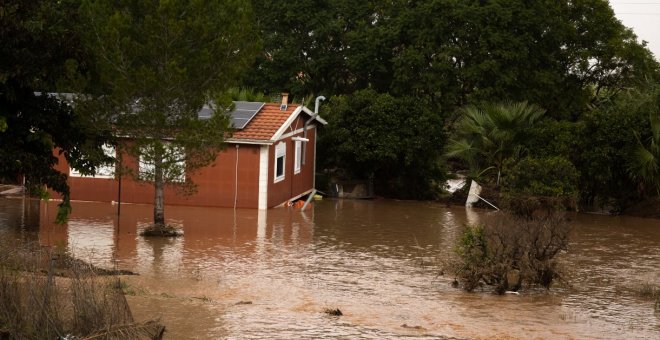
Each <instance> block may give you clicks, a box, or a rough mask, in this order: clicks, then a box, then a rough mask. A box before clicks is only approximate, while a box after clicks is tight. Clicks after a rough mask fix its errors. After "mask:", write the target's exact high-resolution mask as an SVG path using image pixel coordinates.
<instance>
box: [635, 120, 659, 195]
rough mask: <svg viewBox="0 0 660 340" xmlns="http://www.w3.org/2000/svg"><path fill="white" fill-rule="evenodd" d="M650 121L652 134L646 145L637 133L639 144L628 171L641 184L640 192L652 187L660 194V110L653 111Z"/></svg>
mask: <svg viewBox="0 0 660 340" xmlns="http://www.w3.org/2000/svg"><path fill="white" fill-rule="evenodd" d="M649 122H650V123H651V136H649V137H648V139H647V140H646V145H645V143H643V142H642V140H641V138H640V137H639V134H635V136H636V137H637V143H638V145H637V148H636V149H635V151H634V153H633V157H632V159H631V160H630V162H629V163H628V173H629V174H630V177H631V178H632V179H633V180H634V181H636V182H637V183H638V184H639V191H640V193H644V192H645V191H646V189H647V188H652V189H655V192H656V194H658V195H660V112H651V114H649Z"/></svg>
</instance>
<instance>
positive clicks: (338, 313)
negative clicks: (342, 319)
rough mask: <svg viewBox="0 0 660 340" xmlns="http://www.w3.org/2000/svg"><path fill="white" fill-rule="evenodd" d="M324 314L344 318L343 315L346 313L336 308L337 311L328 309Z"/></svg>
mask: <svg viewBox="0 0 660 340" xmlns="http://www.w3.org/2000/svg"><path fill="white" fill-rule="evenodd" d="M323 313H325V314H328V315H332V316H342V315H344V313H342V312H341V311H340V310H339V308H335V309H332V308H326V309H324V310H323Z"/></svg>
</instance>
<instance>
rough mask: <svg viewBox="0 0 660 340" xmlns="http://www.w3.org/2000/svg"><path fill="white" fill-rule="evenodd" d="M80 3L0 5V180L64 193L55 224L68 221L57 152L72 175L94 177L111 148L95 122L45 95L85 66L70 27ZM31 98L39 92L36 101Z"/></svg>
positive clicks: (65, 189)
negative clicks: (71, 71)
mask: <svg viewBox="0 0 660 340" xmlns="http://www.w3.org/2000/svg"><path fill="white" fill-rule="evenodd" d="M77 5H78V3H77V1H73V0H72V1H32V0H31V1H11V2H3V3H2V4H0V159H2V161H1V162H0V177H2V176H6V177H16V176H17V175H18V174H23V175H25V176H26V178H27V181H28V183H29V184H31V185H33V186H37V187H40V186H42V185H46V186H48V187H49V188H51V189H53V190H55V191H57V192H59V193H60V194H62V197H63V202H62V203H61V204H60V210H59V213H58V221H60V222H62V221H64V220H65V219H66V217H67V214H68V211H69V210H70V205H69V187H68V185H67V182H66V175H64V174H62V173H60V172H58V171H56V170H55V169H54V168H53V166H54V165H55V164H56V163H57V158H56V157H55V156H54V155H53V150H54V148H57V150H59V152H60V153H62V154H64V156H65V157H66V158H67V160H68V161H69V163H70V164H71V166H72V167H73V168H76V169H77V170H79V171H81V172H82V173H85V174H93V173H94V171H95V167H96V166H97V165H99V164H100V163H101V162H103V161H107V160H108V159H107V158H106V157H105V156H104V155H103V151H102V149H101V146H102V145H103V144H104V143H106V142H108V141H109V138H110V136H109V133H108V131H107V130H106V131H104V130H102V129H100V127H99V126H98V124H97V123H98V122H97V121H95V118H94V117H93V116H89V115H86V114H84V113H82V112H78V111H74V110H73V109H72V107H71V106H69V105H67V104H66V103H65V101H63V100H61V99H59V98H56V97H54V96H47V95H46V93H47V92H55V91H56V90H57V86H56V85H57V84H58V83H59V82H60V81H61V80H62V79H64V78H66V76H67V75H68V74H69V68H70V66H71V65H79V66H80V67H81V68H83V67H84V66H85V62H84V60H85V58H84V54H83V49H82V48H81V45H80V43H79V40H78V35H77V32H76V31H75V27H76V26H75V25H72V24H71V23H72V22H74V23H75V22H76V20H77V14H76V13H77V12H76V10H77ZM35 92H40V93H42V94H41V95H39V94H35Z"/></svg>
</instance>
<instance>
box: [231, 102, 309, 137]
mask: <svg viewBox="0 0 660 340" xmlns="http://www.w3.org/2000/svg"><path fill="white" fill-rule="evenodd" d="M298 106H299V105H289V106H288V107H287V109H286V110H285V111H281V110H280V104H277V103H266V104H265V105H264V107H262V108H261V110H259V112H258V113H257V115H256V116H254V118H252V120H251V121H250V122H249V123H248V124H247V125H246V126H245V127H244V128H243V129H242V130H235V131H234V135H233V137H232V139H234V140H263V141H267V140H270V139H271V138H272V137H273V135H275V132H277V130H279V129H280V127H282V125H283V124H284V122H285V121H286V120H287V118H289V116H291V114H292V113H293V111H295V110H296V109H297V108H298Z"/></svg>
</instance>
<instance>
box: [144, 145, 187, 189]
mask: <svg viewBox="0 0 660 340" xmlns="http://www.w3.org/2000/svg"><path fill="white" fill-rule="evenodd" d="M164 144H165V149H166V150H167V151H166V152H171V151H174V152H175V154H177V155H181V156H183V155H184V152H185V151H184V150H183V148H181V147H175V146H172V145H171V144H170V143H164ZM173 149H174V150H173ZM142 150H143V148H141V149H140V157H139V159H138V178H140V180H143V181H151V182H153V180H154V179H153V174H154V164H153V163H150V162H147V161H145V160H144V158H143V157H142V153H143V151H142ZM178 163H179V166H180V167H181V168H182V169H183V172H182V173H181V174H180V175H179V177H177V178H175V179H173V180H172V181H171V182H176V183H184V182H185V181H186V161H185V160H183V161H179V162H178ZM163 175H164V177H165V178H168V177H169V176H168V174H167V173H165V174H163Z"/></svg>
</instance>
